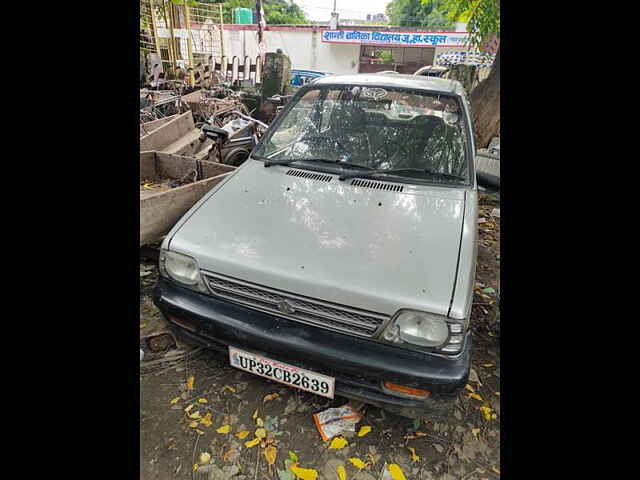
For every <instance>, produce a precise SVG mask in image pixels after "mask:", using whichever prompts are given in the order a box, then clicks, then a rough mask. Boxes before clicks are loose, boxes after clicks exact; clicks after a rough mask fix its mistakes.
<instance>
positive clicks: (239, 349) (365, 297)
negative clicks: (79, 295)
mask: <svg viewBox="0 0 640 480" xmlns="http://www.w3.org/2000/svg"><path fill="white" fill-rule="evenodd" d="M474 152H475V147H474V142H473V132H472V130H471V119H470V115H469V106H468V103H467V100H466V99H465V96H464V92H463V89H462V86H461V85H460V83H458V82H456V81H452V80H445V79H441V78H433V77H422V76H416V75H403V74H398V75H376V74H359V75H333V76H327V77H323V78H320V79H318V80H317V81H315V82H314V83H313V84H310V85H305V86H304V87H302V88H301V89H300V90H299V91H298V92H297V93H296V95H295V96H294V97H293V98H292V99H291V101H290V102H289V103H288V104H287V106H286V107H285V109H284V110H283V111H282V113H281V114H280V115H279V116H278V118H277V119H276V120H275V122H274V123H273V124H272V125H271V126H270V128H269V129H268V131H267V133H266V134H265V135H264V136H263V137H262V139H261V141H260V143H259V144H258V146H257V147H256V148H255V149H254V151H253V152H252V154H251V156H250V158H249V159H248V160H247V161H246V162H245V163H244V164H242V165H241V166H240V167H239V168H238V169H237V170H236V171H235V172H234V173H233V174H232V175H230V176H229V177H228V178H227V179H226V180H225V181H223V182H222V183H220V184H218V185H217V186H215V187H214V188H213V189H212V190H211V191H210V192H209V193H208V194H207V195H205V196H204V197H203V198H202V199H201V200H200V201H199V202H198V203H197V204H196V205H195V206H194V207H193V208H192V209H191V210H190V211H189V212H188V213H187V214H186V215H185V216H184V217H183V218H182V219H181V220H180V221H179V222H178V223H177V224H176V225H175V226H174V228H173V229H172V230H171V232H170V233H169V234H168V235H167V236H166V238H165V240H164V242H163V244H162V251H161V256H160V271H161V274H162V275H161V278H160V280H159V282H158V285H157V287H156V289H155V293H154V301H155V303H156V305H157V306H158V307H159V308H160V310H161V311H162V312H163V314H164V315H165V316H166V317H167V319H168V320H169V322H170V324H171V325H172V327H173V328H174V330H175V333H176V334H177V335H178V336H181V337H182V339H183V340H186V341H191V342H194V343H198V344H201V345H205V346H208V347H210V348H212V349H215V350H218V351H220V352H221V353H223V354H224V355H225V356H226V358H228V361H229V362H230V364H231V365H232V366H234V367H236V368H239V369H242V370H246V371H248V372H251V373H253V374H256V375H259V376H262V377H266V378H269V379H271V380H274V381H277V382H281V383H284V384H286V385H289V386H292V387H296V388H299V389H302V390H305V391H309V392H312V393H315V394H317V395H322V396H325V397H329V398H333V397H334V396H336V395H339V396H343V397H347V398H353V399H357V400H361V401H363V402H365V403H369V404H373V405H377V406H379V407H382V408H385V409H387V410H390V411H393V412H396V413H398V414H401V415H404V416H408V417H413V418H424V417H428V418H433V417H434V416H441V415H442V414H444V413H446V412H447V411H448V409H449V407H450V406H451V405H452V403H453V402H455V399H456V397H457V395H458V393H459V392H460V390H461V389H462V388H464V385H465V383H466V381H467V378H468V375H469V368H470V356H471V335H470V333H469V320H470V313H471V303H472V294H473V285H474V274H475V266H476V254H477V215H478V214H477V211H478V210H477V204H478V199H477V185H476V179H475V173H474V164H473V155H474Z"/></svg>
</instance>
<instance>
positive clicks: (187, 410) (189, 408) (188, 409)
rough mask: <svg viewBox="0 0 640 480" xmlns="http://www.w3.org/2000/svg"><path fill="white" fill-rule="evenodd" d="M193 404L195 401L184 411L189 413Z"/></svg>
mask: <svg viewBox="0 0 640 480" xmlns="http://www.w3.org/2000/svg"><path fill="white" fill-rule="evenodd" d="M194 406H195V403H192V404H191V405H189V406H188V407H187V408H185V409H184V411H185V412H187V413H189V411H190V410H191V409H192V408H193V407H194Z"/></svg>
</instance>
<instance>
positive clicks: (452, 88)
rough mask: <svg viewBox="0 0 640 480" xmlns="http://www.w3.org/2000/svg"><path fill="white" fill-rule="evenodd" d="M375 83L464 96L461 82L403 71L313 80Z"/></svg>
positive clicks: (326, 82)
mask: <svg viewBox="0 0 640 480" xmlns="http://www.w3.org/2000/svg"><path fill="white" fill-rule="evenodd" d="M344 84H347V85H376V86H379V87H390V88H393V87H396V88H415V89H423V90H428V91H432V92H440V93H445V94H449V95H452V94H453V95H460V96H464V89H463V88H462V84H461V83H460V82H458V81H457V80H450V79H445V78H438V77H423V76H420V75H407V74H404V73H394V74H385V73H357V74H352V75H327V76H325V77H322V78H318V79H317V80H316V81H315V82H313V85H314V86H317V85H344Z"/></svg>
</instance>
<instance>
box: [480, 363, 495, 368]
mask: <svg viewBox="0 0 640 480" xmlns="http://www.w3.org/2000/svg"><path fill="white" fill-rule="evenodd" d="M482 366H483V367H484V368H490V367H495V365H494V364H493V363H483V364H482Z"/></svg>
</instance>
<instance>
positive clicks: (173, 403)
mask: <svg viewBox="0 0 640 480" xmlns="http://www.w3.org/2000/svg"><path fill="white" fill-rule="evenodd" d="M179 400H180V397H176V398H174V399H173V400H171V402H169V403H171V405H175V404H176V403H178V401H179Z"/></svg>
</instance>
